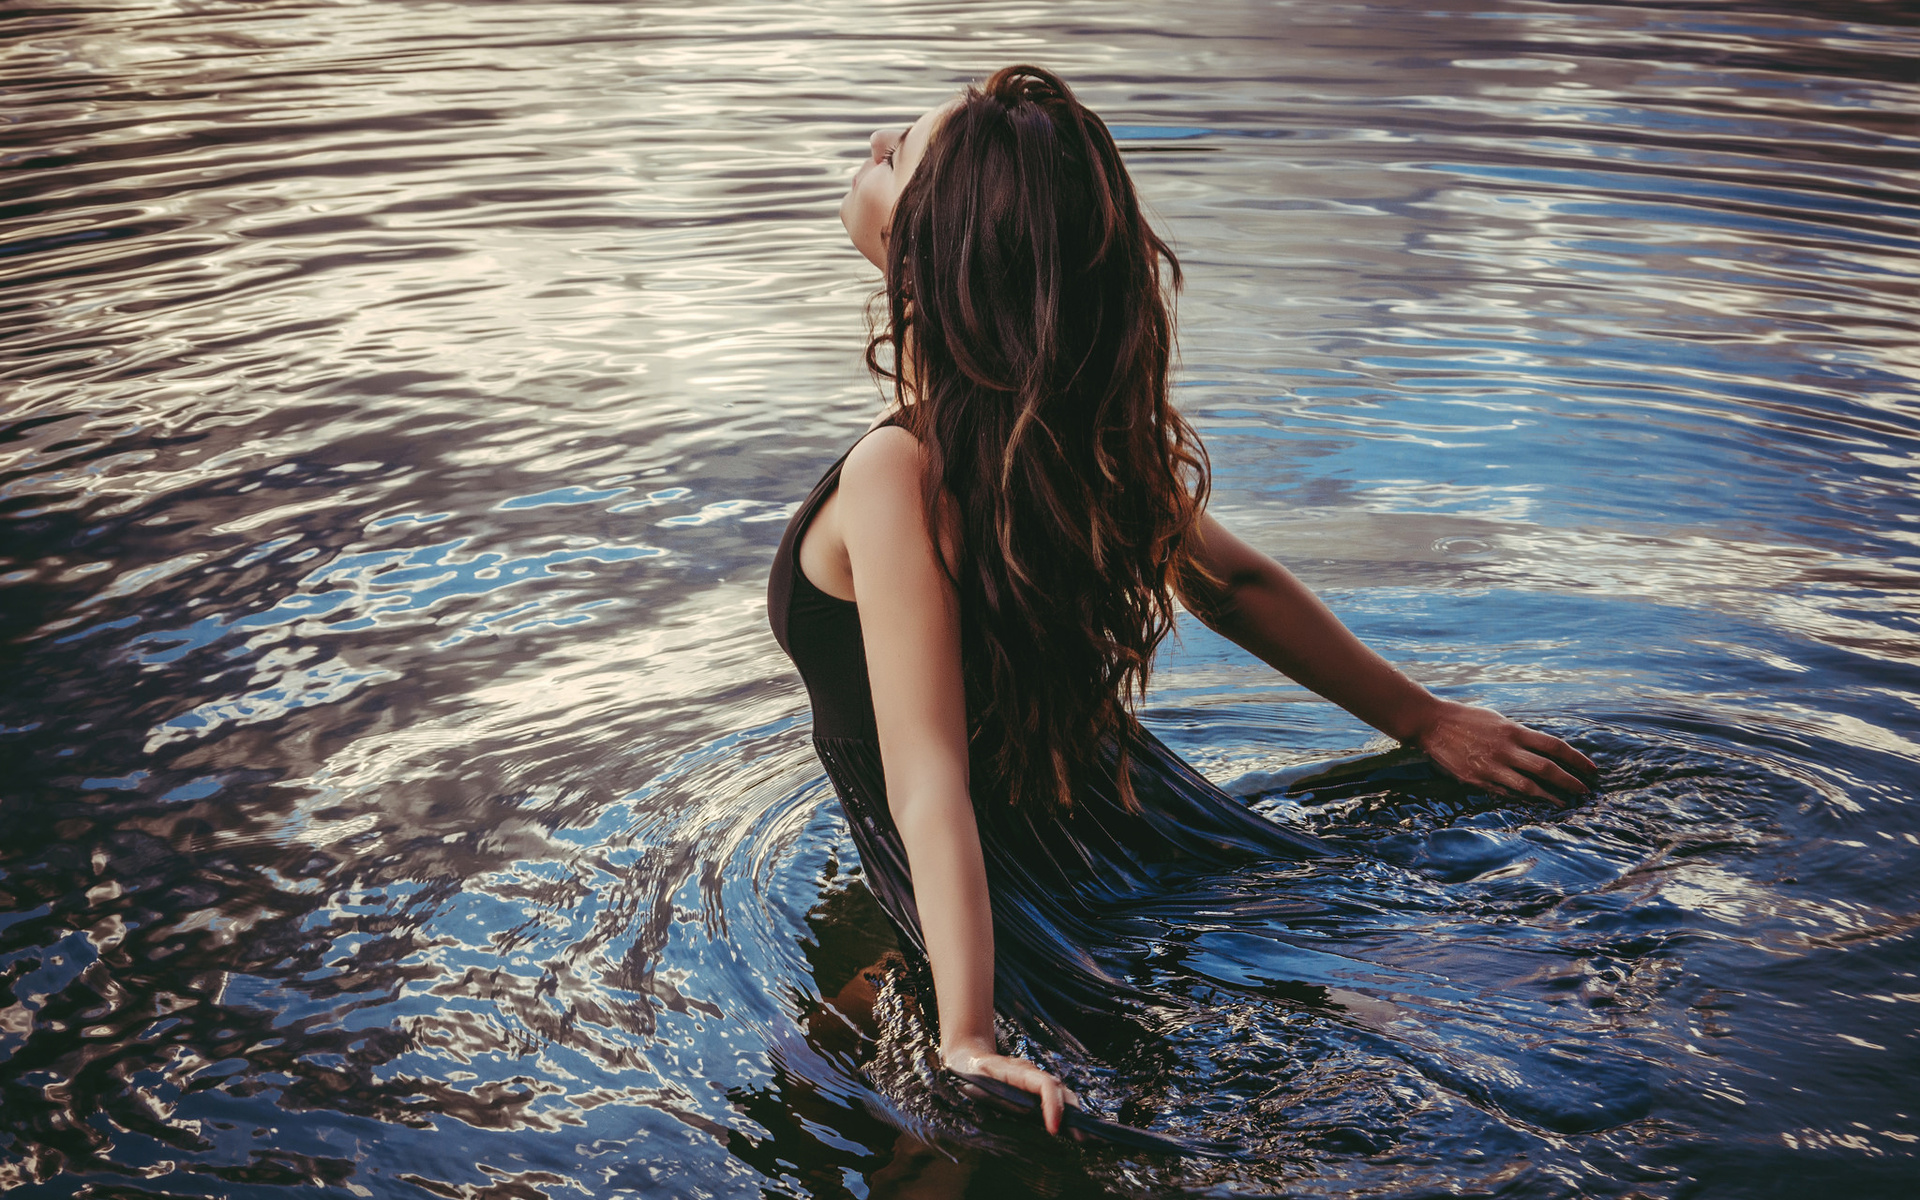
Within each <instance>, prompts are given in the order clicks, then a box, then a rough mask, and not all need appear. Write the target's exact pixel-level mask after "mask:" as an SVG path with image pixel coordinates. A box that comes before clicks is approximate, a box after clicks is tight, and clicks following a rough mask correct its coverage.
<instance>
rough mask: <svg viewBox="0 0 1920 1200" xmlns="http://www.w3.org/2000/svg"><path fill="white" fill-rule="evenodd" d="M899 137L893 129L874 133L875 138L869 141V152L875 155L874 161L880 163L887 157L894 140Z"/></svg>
mask: <svg viewBox="0 0 1920 1200" xmlns="http://www.w3.org/2000/svg"><path fill="white" fill-rule="evenodd" d="M897 136H898V133H897V132H896V131H895V130H892V129H876V130H874V131H873V136H872V137H870V138H868V139H867V150H868V152H869V153H871V154H872V155H873V161H875V162H879V161H880V160H881V159H883V158H885V157H886V156H887V151H888V150H890V149H892V147H893V139H894V138H895V137H897Z"/></svg>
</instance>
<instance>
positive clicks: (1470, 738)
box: [1181, 514, 1598, 804]
mask: <svg viewBox="0 0 1920 1200" xmlns="http://www.w3.org/2000/svg"><path fill="white" fill-rule="evenodd" d="M1194 532H1195V534H1196V535H1197V537H1198V541H1197V544H1196V546H1195V559H1196V561H1197V562H1198V563H1199V565H1200V566H1202V567H1204V568H1205V569H1206V570H1207V571H1208V573H1210V574H1211V575H1212V576H1213V577H1214V581H1213V582H1212V583H1210V584H1209V583H1203V582H1201V581H1198V580H1189V581H1185V582H1184V583H1183V585H1182V587H1181V600H1182V601H1183V602H1185V603H1186V605H1187V608H1188V609H1189V610H1190V611H1191V612H1192V613H1193V615H1195V616H1196V617H1199V618H1200V619H1201V620H1202V621H1204V622H1206V623H1207V625H1209V626H1210V627H1212V628H1213V629H1214V630H1216V631H1218V632H1219V633H1221V634H1223V635H1225V636H1226V637H1228V638H1230V639H1231V640H1233V641H1234V642H1237V643H1238V644H1239V645H1241V646H1242V647H1244V648H1246V649H1247V650H1250V651H1252V652H1253V653H1254V654H1255V655H1257V656H1259V657H1260V658H1261V659H1263V660H1264V661H1265V662H1266V663H1267V664H1268V665H1270V666H1272V667H1273V668H1275V669H1276V670H1278V671H1280V672H1282V673H1283V674H1285V675H1287V676H1289V677H1291V678H1292V679H1294V680H1296V681H1298V682H1299V683H1302V684H1304V685H1306V686H1307V687H1308V688H1310V689H1312V690H1313V691H1315V692H1318V693H1319V694H1320V695H1322V696H1325V697H1326V698H1327V699H1329V700H1331V701H1333V702H1334V703H1335V704H1338V705H1339V706H1340V707H1342V708H1344V709H1346V710H1347V711H1348V712H1350V713H1352V714H1353V715H1354V716H1356V717H1359V718H1360V719H1361V720H1363V721H1365V722H1367V723H1368V724H1369V725H1372V726H1373V727H1374V728H1375V729H1378V730H1381V731H1382V732H1384V733H1386V734H1388V735H1389V736H1391V737H1395V738H1398V739H1399V740H1401V741H1403V742H1406V743H1408V744H1410V745H1414V746H1418V747H1419V748H1420V749H1421V750H1424V751H1425V752H1426V753H1427V755H1428V756H1429V757H1430V758H1432V759H1433V761H1434V763H1435V764H1436V765H1437V766H1439V767H1440V769H1441V770H1443V771H1446V772H1447V773H1448V774H1449V775H1452V776H1453V777H1454V778H1456V779H1459V780H1461V781H1462V782H1464V783H1467V784H1469V785H1471V786H1474V787H1484V788H1487V789H1489V790H1491V791H1494V792H1497V793H1501V794H1506V795H1522V796H1531V797H1533V798H1535V799H1538V800H1547V801H1550V802H1552V803H1555V804H1559V803H1563V801H1562V799H1561V797H1562V796H1567V795H1580V794H1582V793H1584V792H1585V791H1586V790H1587V788H1588V786H1589V785H1590V784H1591V783H1592V782H1593V781H1594V780H1595V778H1596V777H1597V775H1598V771H1597V769H1596V768H1595V767H1594V765H1593V763H1592V761H1591V760H1589V759H1588V758H1587V756H1586V755H1584V754H1582V753H1580V752H1579V751H1578V750H1575V749H1574V748H1573V747H1572V746H1569V745H1567V743H1565V742H1563V741H1561V740H1560V739H1559V738H1557V737H1554V736H1553V735H1552V734H1548V733H1542V732H1540V731H1539V730H1537V729H1529V728H1528V727H1526V726H1525V725H1522V724H1520V723H1519V722H1517V721H1510V720H1508V719H1507V718H1506V717H1503V716H1501V715H1500V714H1499V713H1497V712H1494V711H1493V710H1491V709H1486V708H1479V707H1476V706H1474V705H1471V704H1461V703H1458V702H1457V701H1452V700H1442V699H1440V698H1439V697H1437V696H1435V695H1434V694H1433V693H1431V692H1429V691H1428V690H1427V689H1426V688H1424V687H1421V686H1420V685H1419V684H1418V683H1416V682H1414V681H1413V680H1412V679H1410V678H1408V677H1407V675H1406V674H1405V673H1403V672H1401V671H1400V670H1399V669H1397V668H1396V667H1394V665H1393V664H1392V663H1389V662H1388V661H1387V660H1386V659H1384V658H1382V657H1380V656H1379V655H1378V654H1376V653H1374V651H1373V650H1371V649H1370V648H1368V647H1367V645H1366V644H1365V643H1363V642H1361V641H1360V639H1359V638H1357V637H1355V636H1354V635H1353V633H1352V631H1351V630H1349V629H1348V628H1347V627H1346V626H1345V625H1343V624H1341V623H1340V619H1339V618H1338V617H1336V616H1334V615H1333V612H1332V610H1330V609H1328V608H1327V606H1326V605H1325V604H1323V603H1321V600H1320V597H1318V596H1316V595H1314V594H1313V590H1312V589H1311V588H1309V587H1307V585H1306V584H1304V583H1301V582H1300V581H1299V580H1298V579H1296V578H1294V576H1293V573H1292V572H1290V571H1288V570H1287V569H1286V568H1285V567H1283V566H1281V565H1280V564H1279V563H1277V562H1275V561H1274V560H1273V559H1271V558H1269V557H1268V556H1266V555H1265V554H1262V553H1260V552H1259V551H1258V550H1255V549H1254V548H1253V547H1252V546H1249V545H1247V544H1246V543H1245V542H1243V541H1241V540H1240V539H1239V538H1237V537H1235V536H1234V535H1233V534H1231V533H1229V532H1228V531H1227V530H1226V529H1225V528H1223V527H1222V526H1221V525H1220V523H1219V522H1218V521H1216V520H1214V518H1213V516H1212V515H1211V514H1203V515H1202V516H1201V518H1200V523H1199V525H1198V526H1197V527H1196V528H1195V531H1194Z"/></svg>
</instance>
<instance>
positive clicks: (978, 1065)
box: [940, 1045, 1080, 1134]
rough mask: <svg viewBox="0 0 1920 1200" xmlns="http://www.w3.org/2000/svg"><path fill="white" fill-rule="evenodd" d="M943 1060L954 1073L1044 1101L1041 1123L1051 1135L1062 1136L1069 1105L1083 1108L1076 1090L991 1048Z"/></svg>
mask: <svg viewBox="0 0 1920 1200" xmlns="http://www.w3.org/2000/svg"><path fill="white" fill-rule="evenodd" d="M940 1057H941V1058H942V1059H943V1060H945V1062H946V1065H947V1067H948V1068H949V1069H951V1070H955V1071H962V1072H965V1073H966V1074H969V1075H985V1076H986V1077H987V1078H989V1079H998V1080H999V1081H1000V1082H1001V1083H1006V1084H1011V1085H1012V1086H1014V1087H1017V1088H1019V1089H1020V1090H1021V1091H1023V1092H1031V1093H1033V1094H1034V1095H1036V1096H1038V1097H1040V1120H1041V1121H1042V1123H1044V1124H1045V1125H1046V1127H1047V1132H1048V1133H1051V1134H1058V1133H1059V1132H1060V1116H1061V1113H1062V1112H1063V1111H1064V1110H1065V1108H1066V1106H1067V1105H1069V1104H1071V1105H1073V1106H1074V1107H1075V1108H1079V1107H1080V1097H1079V1096H1077V1095H1075V1094H1074V1092H1073V1089H1071V1088H1069V1087H1068V1086H1067V1085H1066V1084H1064V1083H1061V1082H1060V1081H1059V1080H1058V1079H1056V1078H1054V1077H1053V1076H1052V1075H1049V1074H1048V1073H1047V1072H1045V1071H1042V1070H1041V1069H1040V1068H1039V1067H1036V1066H1034V1065H1033V1064H1032V1063H1030V1062H1028V1061H1027V1060H1026V1059H1024V1058H1008V1057H1007V1056H1006V1055H1004V1054H998V1053H995V1052H994V1050H993V1048H992V1047H990V1046H975V1045H961V1046H959V1047H956V1048H954V1049H949V1050H945V1051H943V1052H942V1053H941V1055H940Z"/></svg>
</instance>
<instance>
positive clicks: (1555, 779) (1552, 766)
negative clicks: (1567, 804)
mask: <svg viewBox="0 0 1920 1200" xmlns="http://www.w3.org/2000/svg"><path fill="white" fill-rule="evenodd" d="M1514 759H1515V765H1517V766H1518V767H1519V768H1520V769H1521V770H1522V771H1524V772H1526V773H1527V774H1528V775H1530V776H1532V777H1533V778H1534V779H1537V780H1539V781H1540V782H1541V783H1544V784H1546V785H1547V786H1548V787H1550V788H1552V789H1554V790H1555V791H1556V792H1560V793H1563V794H1565V795H1569V796H1581V795H1585V794H1586V791H1587V785H1586V784H1584V783H1581V782H1580V781H1579V780H1578V779H1575V778H1574V777H1573V776H1571V775H1569V774H1567V772H1566V771H1565V770H1564V769H1563V768H1562V767H1561V766H1560V764H1559V763H1556V762H1554V761H1553V760H1552V759H1550V758H1545V757H1543V756H1541V755H1538V754H1529V753H1527V752H1526V751H1524V750H1523V751H1521V752H1520V753H1519V754H1517V755H1515V756H1514Z"/></svg>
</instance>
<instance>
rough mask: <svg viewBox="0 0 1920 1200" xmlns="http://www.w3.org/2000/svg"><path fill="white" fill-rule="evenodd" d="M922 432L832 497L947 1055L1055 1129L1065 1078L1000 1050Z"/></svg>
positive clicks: (846, 479) (846, 480)
mask: <svg viewBox="0 0 1920 1200" xmlns="http://www.w3.org/2000/svg"><path fill="white" fill-rule="evenodd" d="M920 480H921V455H920V444H919V442H917V441H916V440H914V438H913V435H911V434H909V433H907V432H906V431H905V430H903V429H899V428H889V429H879V430H875V431H874V432H873V433H870V434H868V435H867V436H866V437H865V438H863V439H861V441H860V443H859V444H858V445H856V446H855V447H854V448H853V451H852V453H851V454H849V455H848V456H847V461H846V464H845V466H843V467H842V468H841V473H840V492H839V496H838V497H837V500H836V504H835V508H836V510H837V514H836V515H837V522H836V524H837V525H838V527H839V532H840V535H841V537H842V539H843V540H844V541H845V543H846V547H847V559H848V565H849V566H850V567H851V569H852V574H853V591H854V597H855V599H856V601H857V602H858V604H859V606H860V633H861V637H862V638H863V640H864V641H865V643H866V653H867V676H868V680H869V682H870V683H871V685H872V688H873V712H874V722H875V724H876V725H877V726H878V728H879V734H880V765H881V769H882V771H883V772H884V774H885V778H886V784H887V806H888V809H889V810H890V811H891V813H892V815H893V821H894V825H895V826H896V827H897V828H898V829H899V831H900V840H901V842H902V844H903V845H904V847H905V849H906V853H907V867H908V870H909V872H910V873H911V875H912V878H913V896H914V905H915V907H916V908H918V909H919V912H920V932H921V936H922V937H923V939H924V940H925V942H926V949H927V959H928V963H929V965H930V966H931V967H932V969H933V985H934V993H935V998H936V1000H937V1003H938V1007H939V1013H940V1054H941V1058H942V1059H943V1060H944V1061H945V1062H946V1064H947V1065H948V1066H950V1067H952V1068H954V1069H955V1070H960V1071H968V1072H972V1073H976V1074H982V1075H988V1076H991V1077H992V1078H995V1079H999V1080H1001V1081H1003V1082H1006V1083H1010V1084H1012V1085H1014V1086H1016V1087H1019V1088H1022V1089H1024V1090H1026V1091H1029V1092H1032V1093H1034V1094H1036V1095H1038V1096H1039V1097H1040V1102H1041V1113H1042V1117H1043V1119H1044V1120H1045V1122H1046V1126H1047V1131H1048V1132H1049V1133H1058V1132H1059V1130H1060V1113H1061V1109H1062V1106H1063V1105H1064V1104H1066V1103H1072V1102H1074V1101H1075V1100H1077V1098H1076V1097H1074V1096H1073V1094H1072V1093H1071V1092H1069V1091H1068V1090H1067V1089H1066V1088H1065V1087H1064V1086H1063V1085H1062V1084H1061V1083H1060V1081H1059V1080H1058V1079H1056V1078H1054V1077H1053V1076H1052V1075H1049V1074H1048V1073H1047V1072H1045V1071H1042V1070H1041V1069H1040V1068H1039V1067H1036V1066H1034V1065H1033V1064H1032V1063H1030V1062H1027V1061H1026V1060H1025V1059H1016V1058H1008V1057H1006V1056H1005V1055H1002V1054H1000V1053H999V1052H998V1047H997V1045H996V1042H995V1038H994V1028H993V910H992V907H991V905H990V904H989V901H988V895H987V876H986V866H985V863H984V861H983V858H982V855H981V851H980V831H979V826H978V824H977V822H976V821H975V819H974V815H973V803H972V800H971V798H970V793H969V791H968V782H969V781H968V778H967V714H966V687H965V683H964V679H963V676H962V674H961V666H960V614H959V600H958V597H957V596H956V595H955V594H954V588H953V583H952V581H951V580H949V579H948V577H947V573H946V570H945V569H944V567H943V566H942V563H941V561H940V557H939V554H938V552H937V551H936V550H935V549H934V546H933V542H932V539H931V538H930V537H929V536H928V533H927V523H926V517H925V511H926V510H925V508H924V507H923V505H922V503H921V500H920V495H921V492H920V486H921V484H920Z"/></svg>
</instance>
